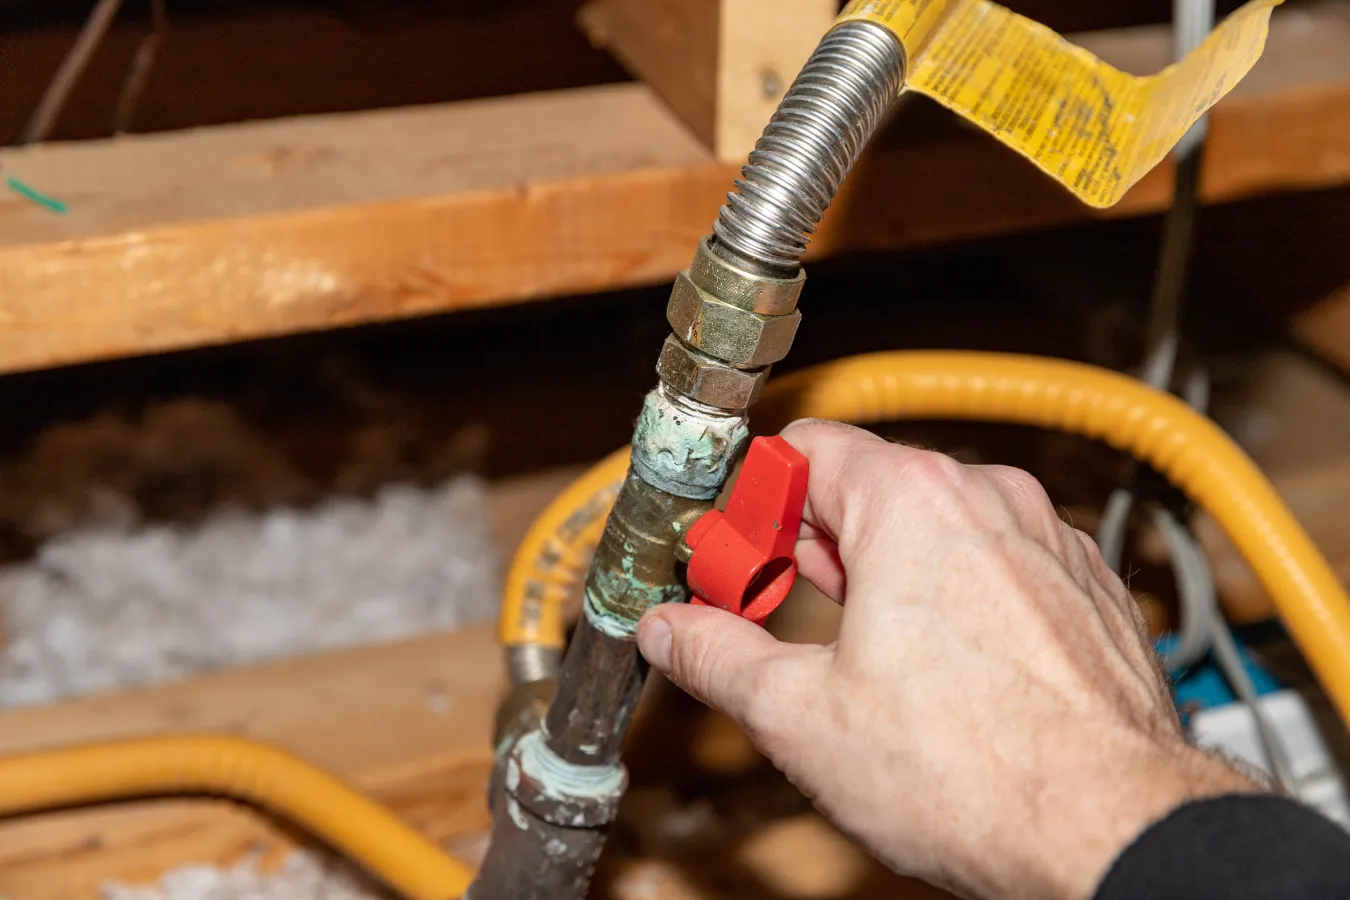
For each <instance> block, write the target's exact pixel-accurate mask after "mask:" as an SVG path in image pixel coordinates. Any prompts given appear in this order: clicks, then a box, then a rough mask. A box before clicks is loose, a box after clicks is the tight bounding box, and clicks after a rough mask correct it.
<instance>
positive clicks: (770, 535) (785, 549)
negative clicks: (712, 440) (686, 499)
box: [685, 437, 809, 625]
mask: <svg viewBox="0 0 1350 900" xmlns="http://www.w3.org/2000/svg"><path fill="white" fill-rule="evenodd" d="M808 471H809V466H808V463H807V461H806V457H805V456H802V455H801V454H800V453H798V452H797V450H796V448H795V447H793V446H792V445H791V444H789V443H788V442H787V441H785V440H783V439H782V438H781V437H761V438H755V439H754V440H753V441H751V442H750V452H749V453H747V454H746V457H745V465H744V466H742V467H741V477H740V479H739V480H738V481H737V482H736V487H735V488H734V489H732V492H731V499H730V500H729V501H728V503H727V508H726V512H722V511H719V510H712V511H711V512H708V513H705V514H704V515H703V516H702V517H700V518H699V520H698V521H697V522H695V523H694V524H693V526H692V527H690V529H689V533H688V534H687V535H685V543H686V544H688V545H689V549H690V550H691V551H692V555H691V556H690V558H689V572H688V577H689V587H690V589H691V590H692V591H693V594H694V596H693V599H692V600H691V602H692V603H695V604H698V605H701V606H716V607H718V608H719V609H725V610H727V611H728V612H733V613H735V614H736V615H738V616H742V617H744V618H746V619H749V620H750V621H752V622H754V623H756V624H759V625H762V624H764V620H765V619H767V618H768V617H769V613H771V612H773V611H774V610H775V609H777V608H778V605H779V604H780V603H782V602H783V601H784V600H785V599H786V598H787V595H788V592H789V591H790V590H792V583H793V582H794V581H796V579H797V559H796V557H795V556H794V555H793V551H794V550H795V549H796V546H797V534H798V532H800V531H801V527H802V507H803V506H804V505H805V504H806V482H807V474H808Z"/></svg>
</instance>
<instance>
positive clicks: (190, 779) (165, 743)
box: [0, 735, 472, 900]
mask: <svg viewBox="0 0 1350 900" xmlns="http://www.w3.org/2000/svg"><path fill="white" fill-rule="evenodd" d="M170 794H213V795H218V796H223V797H230V798H232V799H235V800H242V801H244V802H246V803H251V804H254V805H256V806H261V807H264V808H266V809H269V810H271V811H273V812H276V813H279V814H281V815H282V816H285V817H286V818H288V819H290V820H291V821H293V822H295V823H296V824H298V825H300V826H303V827H304V828H305V829H307V830H308V831H310V832H311V833H313V834H315V835H317V836H318V837H321V838H323V839H324V840H325V841H327V842H328V843H329V844H331V845H332V846H333V847H334V848H336V849H338V850H340V851H342V852H343V853H345V854H346V855H347V856H349V857H351V858H352V859H353V860H355V861H356V862H358V863H360V864H361V865H363V866H364V867H365V868H366V869H368V870H369V871H370V872H371V873H372V874H373V875H376V876H378V877H379V878H380V879H382V880H383V881H384V882H385V883H386V884H388V885H389V886H390V887H391V888H393V889H394V890H395V891H397V892H398V893H399V894H400V895H401V896H403V897H406V898H409V900H452V898H456V897H459V896H461V895H462V894H463V893H464V891H465V890H467V889H468V887H469V881H470V880H471V878H472V871H471V870H470V869H469V868H468V867H467V866H465V865H463V864H462V863H460V862H458V861H456V860H455V859H453V858H451V857H450V856H448V855H446V854H445V853H444V852H443V851H442V850H441V849H440V848H439V847H437V846H436V845H435V844H433V843H431V842H430V841H428V840H427V839H426V838H424V837H422V835H420V834H418V833H417V832H416V831H415V830H413V829H412V828H410V827H409V826H407V825H405V824H404V823H403V822H401V821H399V819H398V817H396V816H395V815H394V814H393V813H391V812H390V811H389V810H387V809H385V808H384V807H383V806H381V805H380V804H378V803H376V802H375V801H373V800H370V799H368V798H366V797H363V796H362V795H361V794H359V793H357V792H356V791H354V790H352V789H351V788H349V787H347V786H346V785H345V784H343V783H342V782H341V781H339V780H338V779H336V778H334V777H333V776H331V775H328V774H326V773H325V772H322V771H320V770H319V769H317V768H315V767H314V766H312V765H310V764H309V763H306V762H304V761H303V760H300V759H298V758H296V757H295V756H292V755H291V754H289V753H286V752H285V751H283V750H278V749H277V748H275V747H269V746H267V745H266V744H259V743H255V742H253V741H248V740H244V739H242V738H236V737H229V736H214V735H202V736H179V737H164V738H137V739H129V740H123V741H114V742H110V743H104V744H88V745H85V746H80V747H72V748H69V749H62V750H51V751H45V752H40V753H32V754H26V755H22V756H10V757H7V758H5V759H3V760H0V815H13V814H15V813H21V812H30V811H33V810H38V809H51V808H54V807H61V806H73V805H76V804H84V803H97V802H101V801H107V800H121V799H129V798H134V797H152V796H164V795H170Z"/></svg>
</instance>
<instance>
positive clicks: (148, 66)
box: [113, 0, 169, 134]
mask: <svg viewBox="0 0 1350 900" xmlns="http://www.w3.org/2000/svg"><path fill="white" fill-rule="evenodd" d="M164 3H165V0H150V30H149V31H148V32H146V34H145V37H143V38H141V42H140V44H139V45H138V46H137V47H136V56H135V58H134V59H133V60H132V62H131V71H130V72H128V73H127V78H126V81H124V82H122V93H121V95H120V96H119V97H118V98H117V112H116V113H114V114H113V134H126V133H127V132H128V131H130V130H131V125H132V123H133V122H134V121H135V118H136V107H138V106H139V105H140V102H141V95H142V94H144V93H145V86H146V85H147V84H148V83H149V82H150V74H151V73H152V72H154V70H155V62H156V61H157V60H158V59H159V48H160V45H161V44H163V43H164V36H165V34H166V33H167V32H168V30H169V17H168V13H167V11H166V10H165V8H164Z"/></svg>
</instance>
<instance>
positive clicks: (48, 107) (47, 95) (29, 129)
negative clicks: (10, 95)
mask: <svg viewBox="0 0 1350 900" xmlns="http://www.w3.org/2000/svg"><path fill="white" fill-rule="evenodd" d="M121 7H122V0H98V2H97V3H95V4H94V8H93V9H92V10H90V12H89V18H88V19H86V20H85V23H84V27H83V28H82V29H80V34H79V36H78V37H76V38H75V43H74V44H72V45H71V48H70V50H69V51H67V53H66V56H65V58H64V59H62V60H61V65H60V66H59V67H58V68H57V70H56V74H55V75H54V76H52V80H51V82H50V83H49V84H48V85H47V90H46V91H45V92H44V93H43V94H42V99H41V100H39V101H38V105H37V109H36V110H34V111H33V115H32V117H31V118H30V119H29V120H28V124H27V125H26V126H25V127H24V129H23V137H22V138H20V142H21V143H24V144H40V143H42V142H43V141H45V140H46V139H47V137H48V136H49V135H50V134H51V133H52V129H53V128H55V127H56V120H57V119H59V118H61V112H62V111H63V110H64V109H65V108H66V101H67V100H69V99H70V94H71V92H72V91H74V90H75V84H76V83H77V82H78V81H79V80H80V76H81V75H83V74H84V70H85V68H86V67H87V66H88V65H89V60H90V59H92V58H93V56H94V51H96V50H98V46H99V44H101V43H103V37H104V35H106V34H107V33H108V29H109V28H110V27H111V26H112V22H113V19H115V18H117V11H118V10H119V9H120V8H121Z"/></svg>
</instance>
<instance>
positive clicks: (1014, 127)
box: [839, 0, 1283, 207]
mask: <svg viewBox="0 0 1350 900" xmlns="http://www.w3.org/2000/svg"><path fill="white" fill-rule="evenodd" d="M1281 2H1283V0H1251V2H1249V3H1247V4H1246V5H1245V6H1243V7H1242V8H1240V9H1239V10H1238V11H1237V12H1235V13H1233V14H1232V15H1231V16H1229V17H1228V18H1227V19H1226V20H1224V22H1223V24H1221V25H1220V26H1219V27H1218V28H1217V29H1215V30H1214V32H1213V33H1212V34H1210V36H1209V38H1208V39H1206V40H1205V42H1204V43H1203V44H1201V45H1200V46H1199V47H1197V48H1196V49H1195V51H1194V52H1192V53H1191V54H1190V55H1189V56H1187V57H1186V58H1185V59H1184V60H1182V61H1181V62H1179V63H1177V64H1176V65H1173V66H1169V67H1167V68H1166V69H1164V70H1163V71H1161V72H1159V73H1158V74H1157V75H1149V76H1146V77H1140V76H1136V75H1130V74H1127V73H1125V72H1121V71H1119V70H1118V69H1115V68H1112V67H1111V66H1109V65H1107V64H1106V63H1104V62H1102V61H1101V60H1100V59H1097V58H1096V57H1095V56H1093V55H1092V54H1091V53H1089V52H1087V51H1086V50H1084V49H1082V48H1081V47H1075V46H1074V45H1073V44H1070V43H1069V42H1068V41H1066V40H1065V39H1064V38H1062V37H1060V36H1059V35H1058V34H1055V32H1053V31H1051V30H1050V29H1049V28H1046V27H1045V26H1044V25H1041V24H1039V23H1037V22H1033V21H1032V20H1030V19H1028V18H1025V17H1023V16H1019V15H1017V14H1016V13H1014V12H1012V11H1011V10H1008V9H1004V8H1003V7H1001V6H999V5H997V4H995V3H991V2H989V0H853V2H851V3H849V4H848V6H847V7H845V8H844V12H843V14H842V15H841V16H840V17H839V21H841V22H842V21H847V20H854V19H863V20H866V21H870V22H876V23H878V24H881V25H885V26H886V27H887V28H889V29H890V30H891V31H893V32H894V33H895V35H896V36H897V37H898V38H900V42H901V43H902V44H903V45H904V47H905V54H906V57H907V59H908V62H907V64H906V70H907V71H906V74H905V82H906V88H907V89H910V90H914V91H917V92H918V93H921V94H924V95H926V96H929V97H932V98H933V99H934V100H936V101H938V102H939V103H941V104H942V105H943V106H946V107H947V108H948V109H951V110H952V111H954V112H956V113H957V114H958V115H960V116H962V117H964V118H966V119H969V120H970V121H972V122H974V123H975V124H976V125H978V126H980V127H981V128H983V129H984V130H985V131H987V132H989V133H990V134H992V135H993V136H994V137H996V138H998V139H999V140H1000V141H1002V142H1003V143H1005V144H1007V145H1008V146H1009V147H1012V148H1013V149H1014V150H1016V151H1017V152H1018V153H1021V154H1022V155H1023V156H1025V157H1027V158H1028V159H1030V160H1031V161H1032V162H1033V163H1035V164H1036V165H1037V166H1038V167H1040V168H1041V169H1042V170H1043V171H1045V172H1046V173H1047V174H1049V175H1050V176H1051V177H1052V178H1054V179H1055V180H1057V181H1059V182H1060V183H1061V184H1063V185H1064V186H1065V187H1067V188H1068V189H1069V190H1071V191H1072V192H1073V193H1074V194H1076V195H1077V196H1078V198H1079V199H1081V200H1082V201H1083V202H1085V203H1087V204H1089V205H1091V206H1096V207H1106V206H1111V205H1113V204H1114V203H1116V202H1117V201H1118V200H1120V198H1121V197H1122V196H1124V195H1125V192H1126V191H1127V190H1129V189H1130V187H1131V186H1132V185H1134V183H1135V182H1137V181H1138V180H1139V179H1140V178H1143V177H1144V175H1145V174H1146V173H1147V172H1148V171H1149V170H1150V169H1152V168H1153V167H1154V166H1156V165H1157V164H1158V163H1159V162H1161V161H1162V159H1163V157H1165V156H1166V155H1167V154H1168V152H1169V151H1170V150H1171V149H1172V148H1173V147H1175V146H1176V144H1177V142H1178V141H1180V140H1181V138H1182V136H1183V135H1184V134H1185V133H1186V131H1187V130H1188V129H1189V128H1190V127H1191V125H1193V124H1194V123H1195V120H1196V119H1198V118H1200V116H1202V115H1204V113H1205V111H1206V110H1208V109H1209V108H1210V107H1211V106H1213V105H1214V104H1215V103H1217V102H1219V100H1220V99H1221V98H1222V97H1223V96H1224V95H1225V94H1227V93H1228V92H1229V91H1230V90H1232V88H1233V85H1235V84H1237V83H1238V82H1239V81H1240V80H1241V79H1242V77H1243V76H1244V75H1246V74H1247V72H1248V71H1249V70H1250V69H1251V67H1252V66H1253V65H1254V64H1255V63H1256V61H1257V59H1259V58H1260V57H1261V52H1262V51H1263V50H1264V49H1265V44H1266V32H1267V31H1268V30H1269V25H1270V13H1271V10H1272V9H1273V8H1274V7H1276V6H1278V5H1280V3H1281Z"/></svg>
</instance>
